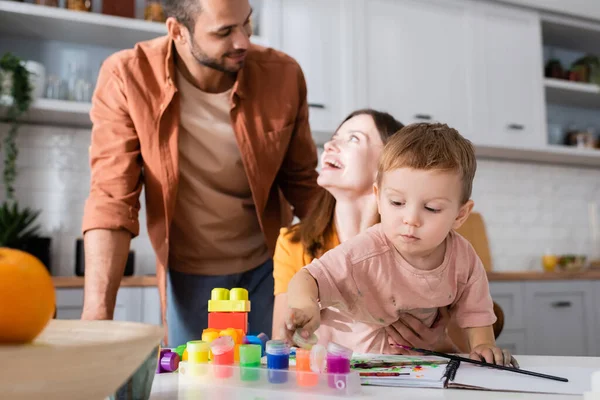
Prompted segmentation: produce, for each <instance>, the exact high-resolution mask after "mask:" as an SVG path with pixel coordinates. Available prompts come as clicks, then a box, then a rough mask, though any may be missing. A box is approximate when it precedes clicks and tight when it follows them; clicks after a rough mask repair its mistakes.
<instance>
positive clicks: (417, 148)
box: [377, 123, 477, 204]
mask: <svg viewBox="0 0 600 400" xmlns="http://www.w3.org/2000/svg"><path fill="white" fill-rule="evenodd" d="M398 168H413V169H420V170H444V171H455V172H458V173H459V174H460V175H461V178H462V183H463V191H462V199H461V201H462V204H464V203H466V202H467V201H468V200H469V199H470V198H471V191H472V188H473V178H474V177H475V171H476V169H477V160H476V158H475V151H474V149H473V145H472V143H471V142H470V141H469V140H468V139H466V138H464V137H463V136H462V135H461V134H460V133H458V131H457V130H456V129H453V128H450V127H449V126H448V125H446V124H439V123H416V124H411V125H407V126H405V127H404V128H402V129H401V130H400V131H398V133H397V134H395V135H393V136H392V137H391V139H390V140H389V142H388V143H387V144H386V145H385V147H384V149H383V152H382V154H381V158H380V159H379V167H378V170H377V185H378V186H380V185H381V180H382V177H383V173H384V172H387V171H391V170H394V169H398Z"/></svg>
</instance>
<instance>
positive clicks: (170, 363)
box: [156, 349, 180, 374]
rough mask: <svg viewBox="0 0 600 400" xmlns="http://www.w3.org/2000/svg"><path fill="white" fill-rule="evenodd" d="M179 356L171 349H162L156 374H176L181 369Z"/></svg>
mask: <svg viewBox="0 0 600 400" xmlns="http://www.w3.org/2000/svg"><path fill="white" fill-rule="evenodd" d="M179 361H180V358H179V355H178V354H177V353H175V352H174V351H172V350H171V349H160V350H159V355H158V364H157V366H156V373H157V374H160V373H163V372H175V371H177V368H179Z"/></svg>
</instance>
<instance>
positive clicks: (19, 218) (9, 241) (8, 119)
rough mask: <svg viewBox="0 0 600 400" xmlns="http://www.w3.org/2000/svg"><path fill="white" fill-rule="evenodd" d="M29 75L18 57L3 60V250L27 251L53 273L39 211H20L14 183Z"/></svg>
mask: <svg viewBox="0 0 600 400" xmlns="http://www.w3.org/2000/svg"><path fill="white" fill-rule="evenodd" d="M29 74H30V73H29V71H28V70H27V68H26V67H25V65H24V63H23V62H22V60H21V59H20V58H18V57H17V56H15V55H13V54H11V53H6V54H4V55H3V56H2V57H1V58H0V100H2V103H4V105H5V106H6V112H5V113H4V116H3V118H2V121H3V122H5V123H6V124H8V133H7V135H6V137H5V138H4V140H3V143H2V145H1V146H0V147H2V146H3V147H4V149H3V150H4V169H3V183H4V189H5V200H4V202H3V204H2V205H1V206H0V247H12V248H16V249H20V250H23V251H27V252H28V253H31V254H33V255H34V256H36V257H37V258H39V259H40V260H41V261H42V262H43V263H44V265H46V267H47V268H48V270H50V238H44V237H41V236H40V235H39V226H34V222H35V220H36V219H37V217H38V216H39V211H33V210H31V209H29V208H27V207H25V208H21V207H20V206H19V204H18V202H17V200H16V199H15V188H14V183H15V180H16V178H17V166H16V163H17V157H18V155H19V149H18V147H17V143H16V140H17V134H18V132H19V127H20V117H21V116H22V115H23V114H25V113H26V112H27V110H28V109H29V107H30V106H31V103H32V100H33V99H32V84H31V81H30V76H29ZM7 99H8V100H7Z"/></svg>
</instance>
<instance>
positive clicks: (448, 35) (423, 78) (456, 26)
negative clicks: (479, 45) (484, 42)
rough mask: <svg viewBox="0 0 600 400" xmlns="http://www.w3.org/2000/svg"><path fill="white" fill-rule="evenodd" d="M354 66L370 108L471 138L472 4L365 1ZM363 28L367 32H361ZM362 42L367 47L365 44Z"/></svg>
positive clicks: (447, 0) (436, 0) (361, 5)
mask: <svg viewBox="0 0 600 400" xmlns="http://www.w3.org/2000/svg"><path fill="white" fill-rule="evenodd" d="M358 4H359V5H358V6H357V7H358V10H357V12H356V15H357V29H364V33H362V34H361V35H363V36H364V39H361V41H359V42H357V43H359V45H358V49H357V53H358V56H357V59H356V62H359V63H360V62H363V63H366V64H365V66H364V68H361V73H362V74H363V76H361V77H360V78H359V79H358V81H359V82H361V81H364V82H366V88H365V94H366V99H367V103H368V105H369V106H371V107H373V108H375V109H379V110H383V111H388V112H390V113H391V114H392V115H394V116H395V117H396V118H397V119H398V120H400V121H401V122H402V123H404V124H408V123H412V122H418V121H423V122H430V121H438V122H443V123H447V124H448V125H450V126H451V127H453V128H456V129H458V131H459V132H461V134H463V135H464V136H466V137H470V136H471V132H472V129H471V126H472V120H473V118H472V115H471V109H472V106H471V92H470V88H469V81H470V79H471V77H470V75H471V71H470V68H471V65H472V64H471V61H470V57H471V55H472V49H471V43H472V39H471V28H472V26H471V18H470V12H471V11H470V9H471V8H470V6H471V4H470V3H467V2H462V1H456V0H361V1H360V2H359V3H358ZM363 26H364V28H362V27H363ZM363 41H364V43H363Z"/></svg>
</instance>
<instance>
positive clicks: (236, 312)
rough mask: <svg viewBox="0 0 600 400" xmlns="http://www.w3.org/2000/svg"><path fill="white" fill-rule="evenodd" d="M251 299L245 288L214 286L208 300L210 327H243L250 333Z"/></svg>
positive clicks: (220, 328)
mask: <svg viewBox="0 0 600 400" xmlns="http://www.w3.org/2000/svg"><path fill="white" fill-rule="evenodd" d="M249 312H250V301H249V300H248V291H247V290H246V289H243V288H233V289H231V290H227V289H223V288H214V289H213V290H212V291H211V294H210V300H209V301H208V327H209V328H211V329H219V330H223V329H227V328H234V329H241V330H242V331H243V332H244V335H246V334H247V333H248V313H249Z"/></svg>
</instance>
